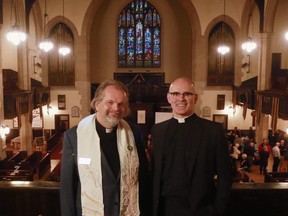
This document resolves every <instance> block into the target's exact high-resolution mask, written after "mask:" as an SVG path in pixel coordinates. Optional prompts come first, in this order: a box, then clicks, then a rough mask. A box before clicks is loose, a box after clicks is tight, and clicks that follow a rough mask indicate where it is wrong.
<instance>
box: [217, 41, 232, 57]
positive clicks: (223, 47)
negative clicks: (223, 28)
mask: <svg viewBox="0 0 288 216" xmlns="http://www.w3.org/2000/svg"><path fill="white" fill-rule="evenodd" d="M217 52H218V53H220V54H221V55H225V54H226V53H228V52H230V48H229V47H228V46H227V45H224V44H222V45H220V46H219V47H218V48H217Z"/></svg>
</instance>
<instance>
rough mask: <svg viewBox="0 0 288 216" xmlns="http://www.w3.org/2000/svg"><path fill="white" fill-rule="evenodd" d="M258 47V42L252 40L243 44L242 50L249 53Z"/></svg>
mask: <svg viewBox="0 0 288 216" xmlns="http://www.w3.org/2000/svg"><path fill="white" fill-rule="evenodd" d="M256 47H257V44H256V42H255V41H253V40H251V39H249V40H248V41H246V42H244V43H243V44H242V49H243V50H245V51H246V52H248V53H250V52H252V51H253V50H254V49H255V48H256Z"/></svg>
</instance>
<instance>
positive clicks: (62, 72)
mask: <svg viewBox="0 0 288 216" xmlns="http://www.w3.org/2000/svg"><path fill="white" fill-rule="evenodd" d="M49 37H50V39H51V40H52V41H53V43H54V48H53V49H52V50H51V51H50V52H49V56H48V67H49V68H48V71H49V72H48V80H49V86H75V72H74V37H73V33H72V31H71V29H70V28H69V27H68V26H67V25H66V24H64V23H62V22H60V23H58V24H56V25H55V26H54V27H53V28H52V29H51V32H50V34H49ZM64 44H65V45H66V46H68V47H69V48H70V50H71V52H70V53H69V54H68V55H66V56H63V55H60V54H59V52H58V49H59V47H60V46H61V45H64Z"/></svg>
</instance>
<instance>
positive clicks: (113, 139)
mask: <svg viewBox="0 0 288 216" xmlns="http://www.w3.org/2000/svg"><path fill="white" fill-rule="evenodd" d="M96 130H97V133H98V135H99V138H100V147H101V150H102V151H103V153H104V155H105V157H106V158H107V161H108V163H109V165H110V167H111V169H112V171H113V174H114V175H115V177H117V176H118V174H119V170H120V160H119V154H118V148H117V135H116V132H117V126H115V127H114V128H113V129H112V131H111V132H109V133H107V132H106V128H105V127H103V126H102V125H101V124H100V123H99V122H98V121H97V120H96Z"/></svg>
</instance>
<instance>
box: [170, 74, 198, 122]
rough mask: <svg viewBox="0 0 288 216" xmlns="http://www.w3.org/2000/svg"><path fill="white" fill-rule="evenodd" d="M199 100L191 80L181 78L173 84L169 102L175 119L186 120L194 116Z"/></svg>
mask: <svg viewBox="0 0 288 216" xmlns="http://www.w3.org/2000/svg"><path fill="white" fill-rule="evenodd" d="M197 99H198V95H197V93H196V91H195V89H194V83H193V82H192V81H191V80H190V79H188V78H186V77H180V78H177V79H176V80H174V81H173V82H172V83H171V85H170V87H169V93H168V94H167V100H168V102H169V103H170V104H171V107H172V112H173V116H174V117H176V118H185V117H188V116H190V115H192V114H193V113H194V109H195V104H196V102H197Z"/></svg>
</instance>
